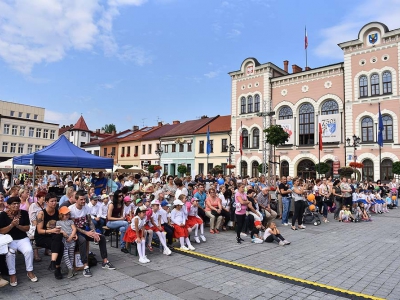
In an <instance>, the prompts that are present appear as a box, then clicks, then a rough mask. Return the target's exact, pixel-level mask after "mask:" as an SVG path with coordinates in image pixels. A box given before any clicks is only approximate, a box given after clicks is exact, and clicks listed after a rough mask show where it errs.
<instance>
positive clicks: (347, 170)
mask: <svg viewBox="0 0 400 300" xmlns="http://www.w3.org/2000/svg"><path fill="white" fill-rule="evenodd" d="M338 173H339V175H340V176H345V177H348V176H351V174H353V173H354V169H353V168H351V167H343V168H340V169H339V170H338Z"/></svg>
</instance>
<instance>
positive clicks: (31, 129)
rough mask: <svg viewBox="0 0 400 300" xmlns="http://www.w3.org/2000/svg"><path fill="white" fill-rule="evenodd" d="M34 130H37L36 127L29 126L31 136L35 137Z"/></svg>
mask: <svg viewBox="0 0 400 300" xmlns="http://www.w3.org/2000/svg"><path fill="white" fill-rule="evenodd" d="M34 132H35V128H33V127H29V137H33V134H34Z"/></svg>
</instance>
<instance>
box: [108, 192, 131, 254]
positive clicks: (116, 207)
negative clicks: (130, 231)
mask: <svg viewBox="0 0 400 300" xmlns="http://www.w3.org/2000/svg"><path fill="white" fill-rule="evenodd" d="M123 200H124V194H123V193H122V192H121V191H120V190H117V191H116V192H115V193H114V197H113V201H112V203H110V205H108V212H107V219H108V222H107V224H106V225H107V227H108V228H111V229H118V228H119V232H120V234H121V237H120V241H121V251H122V252H124V253H128V252H129V251H128V250H127V249H126V247H125V245H126V242H125V241H124V235H125V232H126V229H127V228H128V225H129V224H128V222H127V221H125V217H124V214H123V211H124V202H123Z"/></svg>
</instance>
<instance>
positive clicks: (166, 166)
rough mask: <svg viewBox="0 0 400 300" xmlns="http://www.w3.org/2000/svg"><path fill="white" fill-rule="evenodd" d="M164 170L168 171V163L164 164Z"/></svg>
mask: <svg viewBox="0 0 400 300" xmlns="http://www.w3.org/2000/svg"><path fill="white" fill-rule="evenodd" d="M164 172H168V164H164Z"/></svg>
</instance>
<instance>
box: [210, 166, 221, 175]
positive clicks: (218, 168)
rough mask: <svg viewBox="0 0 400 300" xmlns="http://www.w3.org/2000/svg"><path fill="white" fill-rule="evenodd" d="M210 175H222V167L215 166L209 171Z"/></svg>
mask: <svg viewBox="0 0 400 300" xmlns="http://www.w3.org/2000/svg"><path fill="white" fill-rule="evenodd" d="M210 173H211V174H213V175H214V176H216V175H218V174H220V173H223V171H222V167H221V166H220V165H216V166H215V167H214V168H212V169H211V170H210Z"/></svg>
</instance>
